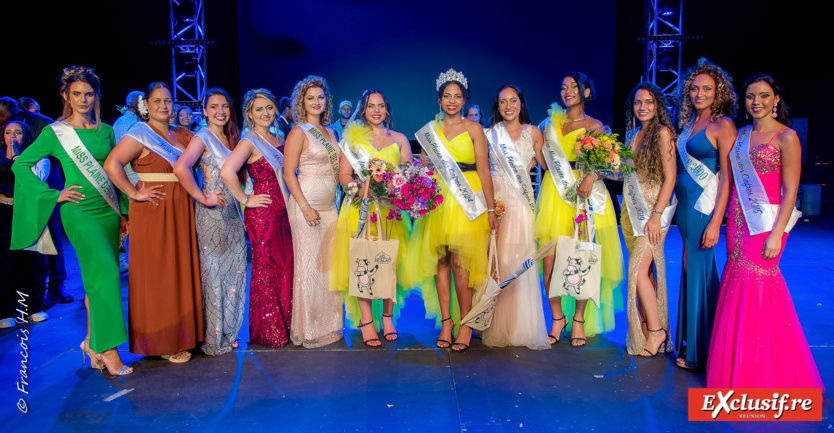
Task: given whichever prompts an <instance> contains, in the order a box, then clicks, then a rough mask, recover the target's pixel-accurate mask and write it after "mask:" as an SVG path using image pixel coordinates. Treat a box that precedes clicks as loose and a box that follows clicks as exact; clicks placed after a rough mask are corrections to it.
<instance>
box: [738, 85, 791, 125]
mask: <svg viewBox="0 0 834 433" xmlns="http://www.w3.org/2000/svg"><path fill="white" fill-rule="evenodd" d="M760 81H763V82H765V83H767V85H768V86H770V88H771V89H773V96H774V97H775V96H778V97H779V98H780V101H779V107H778V108H777V109H776V120H777V121H778V122H779V123H781V124H783V125H785V126H787V127H790V126H791V118H790V117H789V115H790V107H788V104H787V103H785V95H783V94H782V86H780V85H779V82H777V81H776V79H774V78H773V77H772V76H770V75H768V74H759V75H753V76H752V77H749V78H748V79H746V80H744V84H742V85H741V94H742V96H744V97H745V98H747V88H748V87H750V85H751V84H753V83H758V82H760Z"/></svg>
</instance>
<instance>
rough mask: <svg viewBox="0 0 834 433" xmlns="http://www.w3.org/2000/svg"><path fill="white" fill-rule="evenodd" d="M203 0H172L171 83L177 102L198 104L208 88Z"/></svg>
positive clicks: (207, 42) (164, 43)
mask: <svg viewBox="0 0 834 433" xmlns="http://www.w3.org/2000/svg"><path fill="white" fill-rule="evenodd" d="M204 3H205V2H204V0H169V6H170V12H171V39H170V41H164V42H161V44H163V45H170V46H171V70H172V76H171V82H172V83H171V84H172V91H173V93H174V94H173V97H174V102H176V103H177V104H180V105H199V104H200V100H201V98H202V97H203V93H205V91H206V46H207V45H211V44H213V43H214V41H212V40H208V39H206V37H205V17H204V8H203V6H204Z"/></svg>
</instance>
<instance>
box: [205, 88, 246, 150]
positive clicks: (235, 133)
mask: <svg viewBox="0 0 834 433" xmlns="http://www.w3.org/2000/svg"><path fill="white" fill-rule="evenodd" d="M214 95H220V96H222V97H224V98H226V102H227V103H228V104H229V121H228V122H226V124H225V125H224V126H223V135H225V136H226V147H228V148H229V150H235V147H237V142H238V141H239V140H240V126H238V124H237V111H236V110H235V103H234V101H233V100H232V97H231V96H229V93H228V92H226V91H225V90H223V89H221V88H219V87H211V88H209V89H208V90H206V93H205V94H204V95H203V104H202V105H203V110H205V109H206V108H207V107H208V101H209V98H211V97H212V96H214ZM206 123H208V120H206Z"/></svg>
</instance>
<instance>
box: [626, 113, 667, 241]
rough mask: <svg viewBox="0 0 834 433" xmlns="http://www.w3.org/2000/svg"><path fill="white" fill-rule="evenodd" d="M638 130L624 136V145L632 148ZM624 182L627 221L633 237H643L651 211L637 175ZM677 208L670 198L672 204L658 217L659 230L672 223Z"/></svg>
mask: <svg viewBox="0 0 834 433" xmlns="http://www.w3.org/2000/svg"><path fill="white" fill-rule="evenodd" d="M639 130H640V128H637V129H634V130H631V131H629V133H628V135H627V136H626V145H627V146H629V147H633V146H634V143H633V142H632V140H633V139H634V137H635V136H636V135H637V131H639ZM626 164H628V165H630V166H632V167H633V166H634V162H633V161H630V160H629V161H626ZM623 180H624V181H625V188H624V189H623V193H624V194H623V201H625V203H626V209H627V210H628V216H629V219H631V228H632V232H633V233H634V236H636V237H639V236H645V235H646V233H645V231H646V223H647V222H649V218H650V217H651V216H652V209H649V206H648V205H647V204H646V198H645V196H643V190H642V189H641V188H640V182H638V180H637V173H634V172H632V173H627V174H625V175H624V176H623ZM677 208H678V200H677V198H675V196H674V195H673V196H672V203H671V204H670V205H668V206H666V208H665V209H663V214H662V215H661V216H660V228H661V229H667V228H669V224H671V222H672V217H673V216H674V215H675V210H676V209H677Z"/></svg>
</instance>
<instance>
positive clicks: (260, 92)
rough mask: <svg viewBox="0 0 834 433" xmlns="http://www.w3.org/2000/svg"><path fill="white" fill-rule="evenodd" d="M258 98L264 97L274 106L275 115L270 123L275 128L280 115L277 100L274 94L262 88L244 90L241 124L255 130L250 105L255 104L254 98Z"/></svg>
mask: <svg viewBox="0 0 834 433" xmlns="http://www.w3.org/2000/svg"><path fill="white" fill-rule="evenodd" d="M258 98H264V99H266V100H268V101H269V102H272V106H273V107H275V117H273V118H272V125H274V126H275V127H276V128H277V127H278V116H280V115H281V112H279V111H278V110H279V107H278V101H276V100H275V95H274V94H273V93H272V92H270V91H269V90H267V89H264V88H260V89H252V90H250V91H248V92H246V94H245V95H243V125H244V126H245V127H246V128H247V129H251V130H255V121H254V120H253V118H254V115H253V114H252V107H253V106H254V105H255V100H256V99H258ZM281 99H284V98H281Z"/></svg>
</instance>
